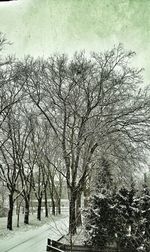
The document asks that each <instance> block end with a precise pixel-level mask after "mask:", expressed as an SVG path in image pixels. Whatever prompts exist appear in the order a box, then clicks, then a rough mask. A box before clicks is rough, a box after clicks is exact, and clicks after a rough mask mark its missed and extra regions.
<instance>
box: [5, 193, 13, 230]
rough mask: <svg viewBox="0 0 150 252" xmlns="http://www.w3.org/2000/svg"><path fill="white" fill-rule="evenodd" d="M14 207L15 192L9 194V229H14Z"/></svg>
mask: <svg viewBox="0 0 150 252" xmlns="http://www.w3.org/2000/svg"><path fill="white" fill-rule="evenodd" d="M13 208H14V201H13V193H12V194H10V195H9V211H8V217H7V229H9V230H12V218H13Z"/></svg>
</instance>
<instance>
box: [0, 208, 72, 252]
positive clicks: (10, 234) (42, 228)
mask: <svg viewBox="0 0 150 252" xmlns="http://www.w3.org/2000/svg"><path fill="white" fill-rule="evenodd" d="M30 218H31V224H30V225H24V224H23V216H21V220H20V228H19V229H18V228H17V227H15V225H14V230H13V231H8V230H6V228H5V225H6V218H0V252H44V251H46V244H47V238H51V239H54V240H58V239H59V238H60V237H61V236H62V235H63V234H67V231H68V215H67V213H65V214H62V215H61V216H56V217H52V216H51V217H49V218H48V219H46V218H43V220H42V221H41V222H39V221H37V220H36V215H31V217H30ZM14 219H15V218H14ZM15 223H16V221H15V220H14V224H15ZM4 228H5V229H4Z"/></svg>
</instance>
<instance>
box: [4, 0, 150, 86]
mask: <svg viewBox="0 0 150 252" xmlns="http://www.w3.org/2000/svg"><path fill="white" fill-rule="evenodd" d="M0 31H2V32H3V33H5V34H6V35H7V38H8V39H9V40H10V41H12V42H13V45H12V46H10V48H9V52H11V53H15V54H16V55H17V56H22V55H24V54H33V55H34V56H37V55H44V56H48V55H49V54H51V53H52V52H56V51H57V52H64V51H65V52H68V53H72V52H73V51H75V50H82V49H85V50H88V51H91V50H97V51H98V50H104V49H106V48H111V47H112V46H113V45H114V44H118V43H119V42H121V43H123V44H124V47H125V48H129V49H132V50H135V51H136V53H137V56H136V64H137V65H139V66H141V67H144V68H145V69H146V70H145V74H144V75H145V78H146V80H148V81H149V80H150V73H149V68H150V62H149V58H150V0H17V1H14V2H11V3H0Z"/></svg>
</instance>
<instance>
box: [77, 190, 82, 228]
mask: <svg viewBox="0 0 150 252" xmlns="http://www.w3.org/2000/svg"><path fill="white" fill-rule="evenodd" d="M80 208H81V192H79V193H78V195H77V200H76V225H77V227H79V226H81V225H82V220H81V210H80Z"/></svg>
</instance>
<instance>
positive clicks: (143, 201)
mask: <svg viewBox="0 0 150 252" xmlns="http://www.w3.org/2000/svg"><path fill="white" fill-rule="evenodd" d="M84 216H85V236H86V243H88V244H91V245H93V246H94V247H96V246H97V247H98V246H106V245H108V243H113V242H116V243H117V245H118V246H119V247H121V248H126V249H128V250H129V251H142V252H144V251H145V252H148V251H150V196H149V195H148V191H146V190H145V191H144V192H143V194H142V196H140V197H137V196H136V192H135V190H134V188H131V189H126V188H122V189H120V190H119V191H118V192H116V193H113V194H112V193H110V191H107V192H106V191H105V193H104V194H102V193H95V194H94V195H93V196H92V197H91V203H90V206H89V208H88V209H86V210H85V214H84Z"/></svg>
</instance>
